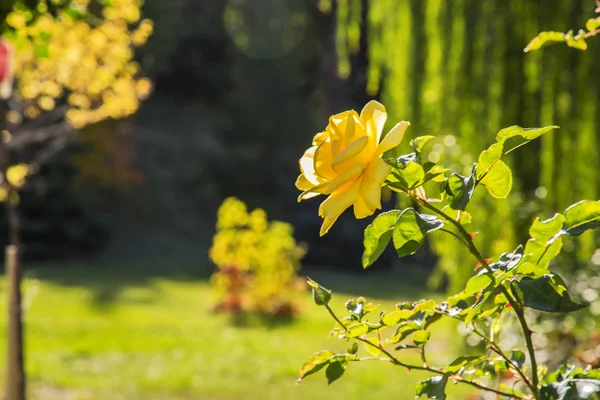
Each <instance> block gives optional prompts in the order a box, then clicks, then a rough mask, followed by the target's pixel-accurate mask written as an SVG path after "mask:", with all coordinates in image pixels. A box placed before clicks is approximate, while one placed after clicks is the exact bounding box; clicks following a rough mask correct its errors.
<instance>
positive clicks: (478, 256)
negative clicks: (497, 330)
mask: <svg viewBox="0 0 600 400" xmlns="http://www.w3.org/2000/svg"><path fill="white" fill-rule="evenodd" d="M417 200H418V201H419V202H420V204H422V205H423V206H424V207H425V208H427V209H429V210H431V211H433V212H435V213H436V214H438V215H439V216H441V217H443V218H445V219H447V220H448V221H450V222H451V223H452V224H453V225H454V226H456V229H458V231H459V232H460V234H461V235H462V236H463V238H464V239H465V242H466V244H467V246H468V248H469V251H470V252H471V254H473V256H475V258H476V259H477V261H479V262H480V263H481V265H482V266H483V267H484V268H485V270H486V272H487V274H488V275H490V277H492V278H494V272H493V270H492V269H491V267H490V265H489V264H488V262H487V261H486V259H485V258H484V257H483V256H482V255H481V253H480V252H479V249H477V246H475V243H474V242H473V239H472V238H471V236H470V235H469V233H468V232H467V231H466V230H465V228H464V227H463V226H462V225H461V223H460V222H458V221H455V220H454V219H452V218H450V217H449V216H448V215H447V214H446V213H444V212H443V211H442V210H439V209H438V208H436V207H434V206H432V205H431V204H429V203H428V202H426V201H424V200H421V199H417ZM500 290H501V292H502V294H504V296H506V298H507V300H508V301H509V302H510V303H511V304H512V308H513V310H514V311H515V313H516V314H517V317H518V319H519V323H520V324H521V327H522V329H523V336H524V337H525V342H526V344H527V350H528V352H529V358H530V359H531V379H532V387H533V388H535V390H534V391H533V395H534V396H535V398H536V399H539V398H540V395H539V390H538V385H539V378H538V372H537V360H536V358H535V350H534V348H533V341H532V339H531V335H532V331H531V329H529V326H528V325H527V320H526V319H525V313H524V310H523V309H522V308H521V303H520V302H519V301H518V299H513V296H512V295H511V294H510V292H509V291H508V289H506V288H505V287H504V286H502V285H500Z"/></svg>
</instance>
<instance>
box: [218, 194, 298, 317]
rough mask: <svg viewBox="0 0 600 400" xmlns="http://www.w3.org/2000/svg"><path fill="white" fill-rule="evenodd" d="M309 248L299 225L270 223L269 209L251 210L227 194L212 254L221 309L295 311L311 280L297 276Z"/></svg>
mask: <svg viewBox="0 0 600 400" xmlns="http://www.w3.org/2000/svg"><path fill="white" fill-rule="evenodd" d="M304 253H305V250H304V249H303V248H302V247H301V246H299V245H298V244H297V243H296V241H295V240H294V236H293V227H292V226H291V225H290V224H287V223H285V222H279V221H272V222H269V221H268V220H267V214H266V213H265V211H264V210H262V209H260V208H257V209H255V210H253V211H252V212H248V210H247V208H246V205H245V204H244V203H243V202H242V201H240V200H238V199H237V198H234V197H230V198H227V199H225V201H224V202H223V204H222V205H221V206H220V208H219V210H218V213H217V232H216V234H215V236H214V239H213V245H212V247H211V249H210V258H211V260H212V261H213V263H214V264H215V265H216V266H217V271H216V272H215V273H214V274H213V276H212V277H211V284H212V286H213V287H214V289H215V293H216V296H217V298H218V299H219V300H218V303H217V306H216V309H217V310H219V311H226V312H229V313H233V314H239V313H258V314H261V315H268V316H293V315H295V314H296V313H297V312H298V311H299V308H298V300H299V299H300V295H301V293H302V292H303V291H304V288H305V285H304V283H303V282H302V281H301V280H299V279H298V278H297V276H296V272H297V271H298V268H299V267H300V260H301V259H302V257H303V256H304Z"/></svg>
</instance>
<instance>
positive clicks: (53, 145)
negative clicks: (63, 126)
mask: <svg viewBox="0 0 600 400" xmlns="http://www.w3.org/2000/svg"><path fill="white" fill-rule="evenodd" d="M68 133H69V134H63V135H62V136H58V137H56V138H55V139H54V140H52V141H51V142H50V143H49V144H48V145H47V146H45V147H44V148H42V149H41V150H40V151H39V152H38V153H37V154H36V155H35V156H34V157H33V160H32V161H31V165H32V167H33V168H36V169H39V168H40V166H42V165H44V164H46V163H47V162H48V161H49V160H50V159H51V158H52V157H54V155H55V154H56V153H58V152H60V151H61V150H63V149H64V148H65V147H67V145H68V144H69V142H70V141H71V138H72V136H73V134H74V133H75V131H71V132H68Z"/></svg>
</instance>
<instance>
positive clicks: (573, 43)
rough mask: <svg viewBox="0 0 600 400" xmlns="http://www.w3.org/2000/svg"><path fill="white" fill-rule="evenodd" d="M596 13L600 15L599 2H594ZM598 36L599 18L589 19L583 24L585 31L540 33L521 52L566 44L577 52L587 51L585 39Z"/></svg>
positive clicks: (599, 29) (599, 31) (599, 32)
mask: <svg viewBox="0 0 600 400" xmlns="http://www.w3.org/2000/svg"><path fill="white" fill-rule="evenodd" d="M596 6H597V8H596V13H598V14H600V0H596ZM598 34H600V17H596V18H590V19H588V20H587V22H586V23H585V30H584V29H580V30H579V31H578V32H577V34H575V33H573V31H572V30H570V31H569V32H567V33H563V32H554V31H547V32H540V33H539V34H538V35H537V36H536V37H534V38H533V39H531V42H529V44H528V45H527V47H525V49H524V50H523V51H524V52H525V53H527V52H529V51H533V50H538V49H540V48H541V47H543V46H546V45H549V44H552V43H561V42H562V43H566V44H567V46H569V47H573V48H575V49H579V50H587V47H588V46H587V42H586V39H589V38H591V37H592V36H596V35H598Z"/></svg>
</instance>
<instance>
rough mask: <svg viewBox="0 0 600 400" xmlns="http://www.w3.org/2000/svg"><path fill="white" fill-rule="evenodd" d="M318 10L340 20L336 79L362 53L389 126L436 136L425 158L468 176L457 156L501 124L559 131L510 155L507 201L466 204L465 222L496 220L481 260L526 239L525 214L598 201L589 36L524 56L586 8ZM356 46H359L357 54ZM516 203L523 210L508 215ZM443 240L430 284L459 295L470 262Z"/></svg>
mask: <svg viewBox="0 0 600 400" xmlns="http://www.w3.org/2000/svg"><path fill="white" fill-rule="evenodd" d="M319 6H320V7H321V9H322V10H324V11H331V12H333V13H334V14H335V17H336V20H337V35H336V39H337V40H336V42H337V46H338V56H339V57H340V60H339V73H340V75H341V76H348V75H349V74H350V73H351V66H352V54H353V53H356V52H358V51H359V50H361V51H365V52H366V53H367V54H368V58H369V66H368V71H367V76H368V82H367V87H366V90H367V91H368V93H369V94H371V95H378V96H380V97H381V98H382V100H383V102H384V103H385V104H387V107H388V110H389V112H390V114H391V118H390V119H391V120H401V119H409V120H411V121H413V124H415V125H416V127H415V128H416V129H415V131H418V132H422V133H424V134H432V135H436V136H440V135H442V137H443V139H441V140H438V141H437V142H433V145H432V146H431V147H429V154H428V157H429V159H430V160H431V161H434V162H437V161H438V160H441V161H442V162H443V163H444V165H445V166H447V167H449V168H451V169H452V170H454V171H455V172H458V173H461V174H464V175H468V171H465V166H467V165H468V164H469V163H471V162H472V161H473V160H471V159H470V158H469V156H467V155H465V154H468V153H469V152H471V153H472V152H473V151H474V150H476V149H478V148H480V147H482V146H486V145H487V144H489V143H488V142H489V138H490V137H492V135H493V134H495V133H496V132H497V131H498V130H499V129H500V128H501V127H502V126H505V125H507V124H509V123H517V124H519V125H522V126H542V125H549V124H557V125H561V126H564V128H563V129H561V130H560V131H558V132H557V133H555V134H553V135H547V136H545V137H544V138H543V139H542V141H541V142H540V144H539V145H536V146H534V147H532V148H530V149H529V150H528V151H530V152H535V153H536V154H537V155H539V157H521V158H519V157H518V156H517V157H513V158H509V160H508V162H509V164H512V165H514V166H515V167H517V168H516V170H518V171H522V172H519V173H518V174H516V175H515V176H514V177H513V180H514V186H515V188H517V189H518V191H517V192H515V193H514V194H513V195H511V197H509V198H508V200H507V201H504V202H493V201H491V200H490V199H485V198H475V199H474V201H475V202H476V205H474V206H473V214H478V215H473V219H476V218H480V219H481V218H484V217H485V216H486V215H493V216H494V218H492V219H490V220H489V222H488V223H487V228H486V229H488V230H490V231H492V232H494V233H495V232H500V233H501V234H500V235H499V236H498V237H497V239H495V240H494V241H485V239H479V240H482V243H481V245H482V248H483V251H484V253H485V254H486V256H488V257H494V256H498V253H499V251H500V249H502V248H506V247H507V246H508V247H510V246H513V245H514V244H515V243H517V242H519V241H521V240H523V239H524V238H522V237H517V236H518V234H517V232H526V229H520V228H525V221H529V220H530V219H531V218H532V217H533V215H534V214H536V213H538V212H542V213H544V212H546V213H547V212H548V210H550V209H560V208H564V207H565V206H567V205H568V204H571V203H572V202H574V201H575V200H577V199H579V198H589V199H596V198H598V194H599V189H600V176H598V175H597V174H596V172H595V170H594V169H593V168H589V165H590V164H597V163H598V162H599V161H600V155H599V146H598V143H599V141H600V129H598V128H599V127H600V110H598V104H600V101H599V100H600V64H598V62H597V60H594V54H597V53H598V51H599V50H600V44H599V43H598V42H599V41H598V40H590V41H589V42H588V45H589V49H588V51H587V52H578V51H574V50H573V49H570V48H567V46H554V47H549V48H547V49H544V50H540V51H538V52H533V53H524V52H523V48H524V47H525V46H526V45H527V43H528V42H529V40H530V39H531V38H532V37H534V36H535V35H536V34H537V33H538V32H540V31H542V30H548V31H552V30H558V31H563V30H565V29H570V28H573V29H575V28H578V27H581V26H584V25H585V23H586V21H587V20H588V19H589V18H590V16H592V15H593V14H594V9H595V8H596V7H597V6H596V4H595V2H594V0H574V1H569V2H564V1H561V0H547V1H544V2H536V1H529V0H528V1H523V0H506V1H497V0H453V1H445V0H426V1H423V0H376V1H364V0H337V1H331V0H321V1H320V2H319ZM362 35H366V40H361V37H362ZM361 42H366V43H367V48H366V49H359V45H360V43H361ZM456 139H460V140H459V142H460V143H461V146H463V147H460V146H458V145H456V142H457V140H456ZM575 149H577V151H574V150H575ZM574 174H578V176H582V177H585V178H584V179H577V180H575V179H573V178H572V176H574ZM548 193H551V194H552V195H551V196H549V195H548ZM542 199H544V203H542V202H541V200H542ZM517 204H525V206H519V209H518V213H517V214H518V217H516V218H509V213H508V212H509V210H510V209H511V208H513V207H516V205H517ZM546 207H547V208H546ZM547 216H548V217H550V216H551V215H549V214H548V215H547ZM474 229H475V228H474ZM477 229H479V227H477ZM483 236H484V235H481V237H483ZM450 240H452V239H447V238H444V237H441V236H440V237H435V238H433V239H432V248H433V249H434V250H435V251H436V253H437V254H438V255H439V257H440V259H439V262H438V269H437V271H438V273H437V274H435V275H434V276H433V278H434V283H436V282H439V278H441V277H442V276H443V275H447V276H448V277H450V278H451V286H453V287H452V288H451V289H456V288H458V287H459V286H460V285H461V284H462V283H464V280H465V279H466V278H467V277H468V275H469V268H468V267H469V266H465V265H463V263H462V261H461V259H460V258H459V256H458V255H457V254H456V253H454V252H453V249H454V247H453V246H450V245H449V244H450V243H449V241H450ZM596 244H597V243H596V237H595V236H593V234H591V233H590V234H587V235H586V236H585V237H584V238H583V239H582V241H580V242H579V244H578V245H577V246H578V247H574V248H573V249H567V250H571V251H572V252H574V253H575V254H577V258H578V259H579V260H580V261H583V257H586V255H588V254H590V253H589V251H590V250H591V249H593V248H594V246H596ZM435 278H437V279H438V280H437V281H436V280H435Z"/></svg>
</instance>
